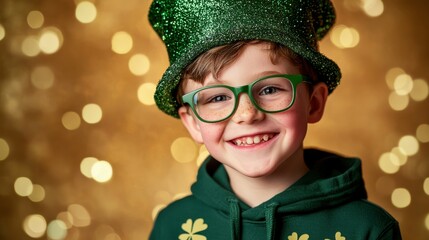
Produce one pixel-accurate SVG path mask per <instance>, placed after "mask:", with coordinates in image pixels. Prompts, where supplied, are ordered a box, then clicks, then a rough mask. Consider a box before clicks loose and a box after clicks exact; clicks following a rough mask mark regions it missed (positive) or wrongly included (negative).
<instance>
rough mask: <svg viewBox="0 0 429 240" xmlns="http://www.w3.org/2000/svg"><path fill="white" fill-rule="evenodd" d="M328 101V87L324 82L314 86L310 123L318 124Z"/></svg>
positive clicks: (309, 115)
mask: <svg viewBox="0 0 429 240" xmlns="http://www.w3.org/2000/svg"><path fill="white" fill-rule="evenodd" d="M327 99H328V86H327V85H326V84H325V83H322V82H320V83H317V84H316V85H314V86H313V92H312V93H311V96H310V109H309V114H308V123H316V122H318V121H320V119H322V116H323V113H324V111H325V105H326V101H327Z"/></svg>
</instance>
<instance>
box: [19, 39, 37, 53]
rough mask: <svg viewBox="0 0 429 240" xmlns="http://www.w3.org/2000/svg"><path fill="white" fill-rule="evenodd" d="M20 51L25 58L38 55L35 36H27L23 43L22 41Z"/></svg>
mask: <svg viewBox="0 0 429 240" xmlns="http://www.w3.org/2000/svg"><path fill="white" fill-rule="evenodd" d="M21 51H22V53H23V54H24V55H26V56H27V57H35V56H37V55H39V53H40V47H39V38H38V37H37V36H31V35H30V36H27V37H26V38H25V39H24V41H22V45H21Z"/></svg>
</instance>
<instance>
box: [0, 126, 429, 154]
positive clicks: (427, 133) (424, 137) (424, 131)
mask: <svg viewBox="0 0 429 240" xmlns="http://www.w3.org/2000/svg"><path fill="white" fill-rule="evenodd" d="M416 137H417V139H418V140H419V141H420V142H422V143H428V142H429V124H420V125H419V126H418V127H417V130H416ZM0 159H1V157H0Z"/></svg>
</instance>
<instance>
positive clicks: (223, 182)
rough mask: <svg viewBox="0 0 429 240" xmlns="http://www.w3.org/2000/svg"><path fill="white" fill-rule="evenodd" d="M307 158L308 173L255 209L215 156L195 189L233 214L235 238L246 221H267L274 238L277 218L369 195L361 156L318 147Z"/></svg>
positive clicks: (269, 236)
mask: <svg viewBox="0 0 429 240" xmlns="http://www.w3.org/2000/svg"><path fill="white" fill-rule="evenodd" d="M304 159H305V162H306V164H307V166H308V167H309V169H310V170H309V172H308V173H307V174H306V175H304V176H303V177H302V178H301V179H299V180H298V181H297V182H296V183H295V184H293V185H292V186H291V187H289V188H288V189H286V190H285V191H284V192H282V193H280V194H278V195H276V196H274V197H273V198H271V199H270V200H268V201H267V202H265V203H263V204H261V205H259V206H257V207H254V208H250V207H249V206H248V205H246V204H245V203H243V202H242V201H240V200H239V199H237V198H236V196H235V195H234V193H233V192H232V190H231V188H230V185H229V179H228V176H227V174H226V171H225V169H224V167H223V165H221V164H220V163H219V162H218V161H216V160H214V159H213V158H211V157H209V158H208V159H207V160H206V161H205V162H204V164H203V166H202V167H201V168H200V170H199V172H198V177H197V181H196V183H194V184H193V185H192V188H191V190H192V193H193V195H194V196H195V198H197V199H199V200H200V201H201V202H203V203H205V204H206V205H208V206H211V207H212V208H214V209H216V210H217V211H220V212H222V213H223V214H225V215H229V218H230V220H231V224H230V226H231V232H232V239H239V237H238V236H240V231H241V225H242V222H243V221H264V220H265V222H266V227H267V239H272V238H273V236H274V233H275V225H276V219H278V218H281V217H282V216H285V215H290V214H304V213H308V212H315V211H318V210H321V209H328V208H333V207H335V206H338V205H341V204H344V203H346V202H351V201H353V200H356V199H366V198H367V194H366V190H365V186H364V182H363V179H362V171H361V161H360V160H359V159H357V158H343V157H339V156H337V155H335V154H332V153H327V152H322V151H319V150H314V149H308V150H305V152H304Z"/></svg>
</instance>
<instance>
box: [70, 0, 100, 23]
mask: <svg viewBox="0 0 429 240" xmlns="http://www.w3.org/2000/svg"><path fill="white" fill-rule="evenodd" d="M75 16H76V19H77V20H78V21H79V22H81V23H91V22H93V21H94V20H95V19H96V18H97V8H96V7H95V5H94V4H93V3H92V2H89V1H82V2H80V3H78V4H77V6H76V11H75Z"/></svg>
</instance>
